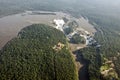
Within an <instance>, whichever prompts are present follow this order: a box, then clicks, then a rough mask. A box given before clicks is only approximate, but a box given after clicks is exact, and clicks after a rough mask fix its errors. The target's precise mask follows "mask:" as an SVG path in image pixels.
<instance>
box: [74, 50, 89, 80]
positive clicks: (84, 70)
mask: <svg viewBox="0 0 120 80" xmlns="http://www.w3.org/2000/svg"><path fill="white" fill-rule="evenodd" d="M73 53H74V54H75V55H76V57H77V59H76V61H78V62H79V63H80V64H82V65H83V66H82V67H81V68H80V70H79V72H78V75H79V80H89V73H88V67H89V64H90V61H89V60H87V59H85V58H84V56H83V54H82V52H81V51H80V50H77V51H74V52H73Z"/></svg>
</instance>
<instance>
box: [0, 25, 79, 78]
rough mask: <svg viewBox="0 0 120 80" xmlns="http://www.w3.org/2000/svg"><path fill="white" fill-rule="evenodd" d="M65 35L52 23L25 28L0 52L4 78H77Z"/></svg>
mask: <svg viewBox="0 0 120 80" xmlns="http://www.w3.org/2000/svg"><path fill="white" fill-rule="evenodd" d="M59 42H60V43H62V44H64V45H67V41H66V37H65V35H64V34H63V33H62V32H61V31H59V30H56V29H55V28H53V27H51V26H47V25H44V24H34V25H31V26H28V27H26V28H24V29H22V30H21V31H20V32H19V34H18V37H16V38H14V39H13V40H11V41H10V42H9V43H8V44H7V45H6V46H5V47H4V48H3V49H2V50H1V51H0V80H77V78H78V77H77V74H76V68H75V64H74V62H73V58H72V56H71V53H70V52H69V50H68V49H66V46H64V47H63V46H62V48H61V50H60V51H59V52H56V51H55V50H53V46H55V45H56V44H58V43H59Z"/></svg>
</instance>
